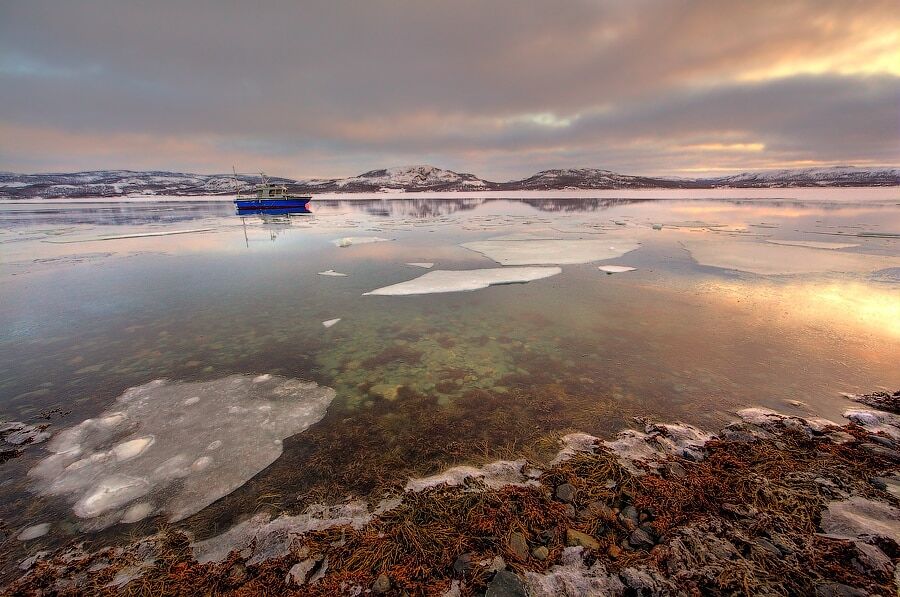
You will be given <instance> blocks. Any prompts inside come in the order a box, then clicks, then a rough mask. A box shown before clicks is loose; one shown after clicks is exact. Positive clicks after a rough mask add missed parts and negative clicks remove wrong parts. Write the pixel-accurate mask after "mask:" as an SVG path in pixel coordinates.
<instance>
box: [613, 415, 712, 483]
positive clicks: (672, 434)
mask: <svg viewBox="0 0 900 597" xmlns="http://www.w3.org/2000/svg"><path fill="white" fill-rule="evenodd" d="M714 437H715V436H714V435H713V434H711V433H708V432H706V431H703V430H702V429H699V428H698V427H694V426H693V425H687V424H685V423H672V424H669V423H666V424H661V423H648V424H647V425H646V426H645V427H644V431H643V432H641V431H637V430H634V429H626V430H625V431H620V432H619V433H618V435H616V439H614V440H612V441H606V442H603V445H604V446H605V447H606V448H608V449H610V450H612V451H613V452H614V453H615V454H616V455H617V456H618V457H619V459H620V460H621V461H622V463H623V464H624V465H625V467H626V468H630V469H632V472H636V473H640V472H641V471H640V469H639V468H634V467H633V466H631V465H632V463H635V462H641V463H644V464H648V465H650V466H651V467H655V466H657V465H658V464H660V463H661V462H663V461H665V460H666V459H667V458H669V457H670V456H678V457H680V458H687V459H688V460H702V459H703V456H704V452H703V447H704V446H705V445H706V442H708V441H709V440H711V439H713V438H714Z"/></svg>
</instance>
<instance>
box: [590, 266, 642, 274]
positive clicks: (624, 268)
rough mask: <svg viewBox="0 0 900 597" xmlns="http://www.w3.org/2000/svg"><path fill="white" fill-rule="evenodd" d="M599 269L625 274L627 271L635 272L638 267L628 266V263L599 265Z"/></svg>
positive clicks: (608, 272) (609, 272)
mask: <svg viewBox="0 0 900 597" xmlns="http://www.w3.org/2000/svg"><path fill="white" fill-rule="evenodd" d="M597 269H599V270H600V271H601V272H606V273H607V274H624V273H625V272H633V271H635V270H636V269H637V268H636V267H628V266H627V265H600V266H597Z"/></svg>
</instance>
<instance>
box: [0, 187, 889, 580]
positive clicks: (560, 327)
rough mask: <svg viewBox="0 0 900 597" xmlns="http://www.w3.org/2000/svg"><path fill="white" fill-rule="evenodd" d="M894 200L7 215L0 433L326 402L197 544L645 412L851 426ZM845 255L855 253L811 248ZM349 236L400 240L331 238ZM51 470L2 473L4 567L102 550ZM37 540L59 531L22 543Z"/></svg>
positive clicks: (872, 384) (22, 462)
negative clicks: (206, 392)
mask: <svg viewBox="0 0 900 597" xmlns="http://www.w3.org/2000/svg"><path fill="white" fill-rule="evenodd" d="M848 192H849V191H848ZM895 203H896V202H894V203H887V204H882V203H862V202H856V203H855V202H852V201H849V202H843V203H840V204H832V203H820V202H815V201H805V202H790V201H761V200H760V201H752V202H741V201H734V202H725V201H721V202H711V201H680V200H679V201H625V200H621V201H618V200H579V199H565V200H551V199H546V200H529V201H506V200H487V199H486V200H471V199H466V200H452V199H435V200H390V201H381V200H378V201H362V200H357V201H341V202H337V201H334V202H318V203H314V204H313V208H314V214H313V215H312V216H296V217H289V216H284V217H267V218H260V217H245V218H240V217H237V216H235V215H233V214H232V213H231V205H230V204H228V203H215V202H206V203H187V202H185V203H154V202H147V203H141V204H116V203H105V204H84V203H82V204H61V203H56V202H54V203H53V204H47V205H44V204H40V205H34V204H31V205H16V204H2V205H0V230H2V235H0V251H2V254H3V261H2V263H0V420H7V421H23V422H25V423H29V424H47V425H49V427H47V431H49V432H51V433H54V434H56V433H59V432H60V431H62V430H64V429H67V428H72V427H74V426H76V425H79V424H81V423H82V422H83V421H85V420H86V419H88V418H92V417H97V416H98V415H101V414H102V413H104V412H105V411H108V410H110V409H113V408H114V406H115V404H116V398H117V397H120V396H122V395H123V394H124V393H125V391H126V390H127V389H128V388H130V387H135V386H142V385H144V384H147V383H149V382H151V381H153V380H156V379H167V380H171V381H172V382H179V383H196V384H198V385H199V386H203V384H207V385H209V386H210V387H215V383H213V382H215V381H216V380H220V379H224V378H227V377H228V376H231V375H249V376H262V375H273V376H278V377H279V378H287V379H296V380H311V381H315V382H316V383H318V384H319V385H321V386H323V387H328V388H333V389H334V390H335V397H334V399H333V401H332V402H331V404H330V405H329V406H328V410H327V413H326V414H325V415H324V418H322V419H321V420H320V421H319V422H317V423H315V424H313V425H311V426H310V427H309V428H308V429H306V430H304V431H302V432H300V433H298V434H296V435H293V436H292V437H288V438H286V439H284V441H283V446H282V453H281V455H280V456H279V457H278V458H277V459H276V460H275V461H274V462H272V463H271V464H270V465H268V466H267V467H266V468H265V469H263V470H262V471H260V472H259V473H258V474H256V475H255V476H253V477H252V478H251V479H250V480H249V481H248V482H246V483H245V484H243V485H242V486H240V487H239V488H237V489H236V490H235V491H233V492H232V493H230V494H228V495H226V496H224V497H222V498H221V499H219V500H217V501H216V502H215V503H213V504H211V505H209V506H207V507H206V508H204V509H203V510H201V511H200V512H198V513H196V514H194V515H193V516H191V517H189V518H187V519H186V520H184V521H182V522H181V523H179V524H181V525H183V526H184V527H185V528H188V529H189V530H192V531H194V532H195V533H197V534H198V535H199V536H207V535H209V534H212V533H214V532H217V531H221V530H222V529H223V528H226V527H227V526H229V525H230V524H232V523H233V522H235V521H238V520H241V519H243V518H246V517H247V516H249V515H252V514H253V513H254V512H256V511H257V510H258V509H260V508H271V509H274V510H284V511H302V510H303V508H304V507H305V506H307V505H309V504H310V503H313V502H316V501H322V500H324V501H326V502H327V501H338V500H341V499H344V498H345V497H347V496H354V497H362V498H365V499H375V498H377V497H378V496H380V495H382V494H384V493H385V492H390V491H392V490H394V491H398V490H402V488H403V486H404V485H405V484H406V482H407V480H408V479H409V477H411V476H423V475H428V474H434V473H437V472H439V471H441V470H442V469H444V468H446V467H448V466H452V465H454V464H465V463H475V464H477V463H482V462H486V461H490V460H494V459H497V458H506V457H518V456H522V455H524V456H529V457H532V458H534V459H536V460H539V459H540V458H542V457H545V456H548V455H551V454H553V453H555V451H556V449H557V447H558V446H557V444H556V443H555V439H556V438H557V437H558V436H559V435H560V434H562V433H565V432H567V431H573V430H577V431H585V432H588V433H592V434H594V435H598V436H611V435H612V434H613V433H615V432H616V431H618V430H620V429H621V428H623V427H625V426H628V425H629V424H630V423H631V422H632V418H633V417H648V418H652V419H656V420H664V421H673V420H682V421H684V422H686V423H690V424H695V425H700V426H706V427H710V428H713V427H714V426H716V425H719V424H720V423H722V422H724V421H727V420H729V419H731V418H733V413H734V412H735V411H736V410H737V409H739V408H742V407H745V406H758V405H761V406H768V407H772V408H776V409H779V410H784V411H788V412H795V413H796V414H801V415H818V416H824V417H828V418H832V419H834V420H840V412H841V410H842V409H843V408H844V407H846V402H844V399H843V398H842V397H841V396H840V392H844V391H845V392H861V391H869V390H872V389H878V388H896V387H898V386H900V370H898V368H897V366H896V364H897V362H900V275H898V272H900V269H898V267H900V239H897V238H892V237H890V236H878V235H872V234H871V233H878V232H893V231H897V230H900V208H898V207H897V205H896V204H895ZM660 224H662V226H661V228H657V227H658V226H659V225H660ZM167 229H169V230H185V229H196V230H201V229H202V230H204V231H203V232H198V233H185V234H179V235H164V233H165V232H166V230H167ZM156 233H161V234H156ZM863 233H865V234H863ZM148 234H155V235H153V236H148ZM826 234H827V235H831V236H824V235H826ZM604 235H608V236H609V237H610V238H616V239H620V238H622V237H625V236H627V237H628V238H630V239H633V240H634V242H635V246H636V247H637V248H635V249H633V250H630V251H628V252H627V253H624V254H616V256H615V257H614V258H611V259H607V260H601V261H593V262H590V263H579V264H564V265H562V266H561V268H562V273H561V274H559V275H555V276H552V277H548V278H545V279H539V280H533V281H531V282H528V283H527V284H516V285H501V286H492V287H488V288H483V289H479V290H473V291H469V292H454V293H442V294H427V295H416V296H363V295H364V293H367V292H370V291H372V290H374V289H377V288H382V287H386V286H390V285H393V284H397V283H401V282H405V281H408V280H411V279H413V278H416V277H418V276H421V275H422V272H421V270H417V269H416V268H411V267H410V266H409V265H408V264H410V263H433V264H434V268H435V269H436V270H473V269H481V268H499V267H505V266H503V265H502V264H500V263H497V262H495V261H493V260H492V259H491V258H490V257H489V255H485V254H482V253H479V252H476V251H473V250H469V249H467V248H465V247H463V246H462V245H463V244H465V243H479V242H481V243H483V242H485V241H488V240H489V239H491V238H497V237H503V238H505V239H507V241H504V242H505V243H506V248H505V250H512V251H515V250H516V246H515V244H516V243H519V242H521V243H528V242H530V241H529V239H535V238H537V239H545V240H546V239H552V240H554V241H559V242H556V243H555V245H560V243H562V244H563V245H564V243H565V241H567V240H584V239H593V240H594V241H597V240H601V239H603V238H604ZM835 235H841V236H846V237H850V238H851V239H852V241H851V242H848V243H845V244H846V245H847V246H845V247H842V248H839V249H837V248H830V249H817V248H814V244H811V243H815V242H816V241H822V239H828V240H830V239H833V238H834V236H835ZM67 237H71V238H72V239H90V238H101V237H102V238H109V239H110V240H104V241H90V240H86V241H83V242H77V243H74V242H73V243H65V242H58V241H64V240H66V238H67ZM113 237H115V238H113ZM351 237H352V238H362V237H380V238H387V239H391V242H372V243H360V242H357V243H351V244H349V246H343V247H340V246H337V245H336V244H335V243H334V240H335V239H342V238H351ZM769 240H775V241H784V242H785V243H793V244H775V243H768V242H767V241H769ZM45 241H47V242H45ZM49 241H54V242H49ZM495 242H496V241H495ZM748 243H758V244H760V245H761V246H763V247H764V248H763V249H762V250H759V251H757V250H756V249H757V248H758V247H757V246H756V244H754V245H752V248H753V250H752V251H749V252H748V251H746V250H745V248H746V247H747V244H748ZM797 243H800V245H799V246H801V247H802V249H797V246H798V245H797ZM594 244H597V243H596V242H595V243H594ZM613 244H614V243H613ZM697 247H699V249H698V254H702V255H706V254H709V253H710V252H712V253H714V254H715V257H716V259H715V261H714V264H715V267H714V266H712V265H701V264H700V263H698V261H699V260H698V261H695V259H694V258H693V257H692V253H691V249H695V248H697ZM722 247H725V248H726V249H729V250H723V249H722ZM732 249H733V250H732ZM800 250H802V252H803V256H804V259H808V260H812V261H814V262H815V263H805V265H809V267H808V268H792V271H794V270H797V269H804V270H808V272H810V273H802V272H800V273H793V274H790V275H781V274H779V273H778V272H777V271H775V270H776V269H777V267H775V266H773V265H771V263H770V264H763V266H760V267H757V265H758V264H756V263H753V262H752V260H753V259H755V258H756V256H757V255H764V256H766V258H767V259H772V260H777V259H778V256H779V255H784V256H788V257H791V258H793V257H792V256H794V255H796V254H797V253H798V251H800ZM779 251H781V252H779ZM532 252H533V251H532ZM835 253H847V254H848V256H846V257H845V258H841V259H836V258H835ZM520 254H528V251H524V250H523V251H521V252H520ZM733 255H737V256H738V257H740V259H734V260H733V261H731V262H729V261H728V260H729V259H730V258H732V256H733ZM86 256H87V257H86ZM531 258H533V257H531ZM531 258H529V257H525V258H524V259H525V261H527V260H528V259H531ZM504 259H506V260H507V261H509V259H508V258H507V257H504ZM786 259H787V257H786ZM819 260H820V261H819ZM514 261H515V260H514ZM515 263H525V262H521V261H515ZM848 263H850V264H853V267H852V268H843V267H842V266H843V265H844V264H848ZM835 264H837V265H835ZM860 264H862V265H861V266H859V265H860ZM598 265H616V266H625V267H635V268H637V269H636V270H635V271H632V272H630V273H629V274H628V275H627V276H609V275H607V274H606V273H604V272H603V271H598V269H597V266H598ZM775 265H776V266H777V265H778V264H775ZM858 266H859V267H858ZM842 269H849V271H841V270H842ZM323 271H336V272H340V273H343V274H346V276H321V275H319V273H320V272H323ZM754 271H756V272H766V273H764V274H760V273H754ZM769 272H774V273H769ZM334 319H340V324H339V325H336V326H334V327H324V326H323V325H322V322H324V321H330V320H334ZM206 399H211V400H213V401H214V400H215V396H212V395H211V396H204V400H206ZM788 401H791V402H788ZM223 407H224V403H223ZM171 414H172V417H173V418H176V417H178V416H179V415H181V414H182V413H178V412H172V413H171ZM166 441H167V442H178V438H177V437H172V436H167V437H166ZM184 441H185V442H186V443H188V441H189V438H184ZM160 447H161V446H160V445H158V444H157V445H156V448H160ZM152 449H154V446H150V447H149V448H148V449H147V450H148V451H149V450H152ZM166 449H167V450H172V451H173V452H177V449H176V448H175V447H173V446H171V445H169V446H166ZM48 454H49V452H48V451H47V450H46V446H44V445H42V444H38V445H26V446H24V447H23V449H22V450H21V454H20V455H19V456H17V457H11V458H9V459H8V460H6V461H5V462H4V463H3V464H2V465H0V519H2V521H3V523H4V526H3V529H2V532H3V533H4V535H5V536H6V537H7V538H8V539H7V541H6V543H7V544H8V547H9V550H10V551H8V553H9V555H8V556H7V557H8V559H9V561H8V562H6V565H12V564H15V563H16V562H17V561H18V560H20V559H22V558H23V557H25V555H27V554H28V553H32V552H34V551H35V550H36V549H38V548H41V547H46V546H49V545H55V544H58V543H60V542H63V541H66V540H69V539H72V538H77V537H80V536H82V535H84V534H85V533H87V532H88V531H87V530H86V528H85V526H84V524H83V521H82V520H80V519H79V518H78V517H77V516H76V515H74V514H73V513H72V511H71V507H70V505H71V504H70V503H69V502H67V501H66V500H64V499H61V498H58V497H54V496H52V495H49V496H44V495H36V493H35V489H34V487H33V485H34V483H33V481H32V480H31V479H29V477H28V475H27V473H28V471H29V470H30V469H32V468H33V467H35V466H36V465H37V464H38V462H39V461H40V460H41V459H43V458H45V457H46V456H47V455H48ZM160 522H161V519H157V518H155V517H153V516H148V517H147V518H144V519H143V520H140V521H137V522H134V523H131V524H118V525H115V526H113V527H110V528H108V529H106V530H103V531H98V532H94V533H93V534H92V535H91V536H92V537H94V538H95V539H97V540H103V541H109V542H114V541H116V540H119V539H121V538H122V537H123V536H125V535H126V534H135V533H138V534H139V533H142V532H150V531H152V530H153V529H155V528H156V525H158V524H159V523H160ZM42 523H51V527H50V530H49V532H48V533H47V534H46V535H43V536H40V537H37V538H35V539H31V540H28V541H18V540H16V539H15V537H16V536H17V535H19V534H20V532H21V531H22V530H23V529H26V528H28V527H30V526H33V525H37V524H42Z"/></svg>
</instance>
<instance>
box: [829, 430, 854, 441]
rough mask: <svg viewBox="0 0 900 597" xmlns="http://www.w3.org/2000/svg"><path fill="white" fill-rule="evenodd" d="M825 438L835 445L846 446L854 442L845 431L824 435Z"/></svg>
mask: <svg viewBox="0 0 900 597" xmlns="http://www.w3.org/2000/svg"><path fill="white" fill-rule="evenodd" d="M825 437H827V438H828V439H830V440H831V441H833V442H834V443H836V444H847V443H850V442H852V441H856V438H855V437H853V436H852V435H850V434H849V433H847V432H846V431H832V432H831V433H827V434H825Z"/></svg>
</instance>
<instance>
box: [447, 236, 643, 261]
mask: <svg viewBox="0 0 900 597" xmlns="http://www.w3.org/2000/svg"><path fill="white" fill-rule="evenodd" d="M462 246H463V247H465V248H466V249H469V250H471V251H475V252H477V253H481V254H482V255H484V256H485V257H488V258H490V259H493V260H494V261H496V262H497V263H499V264H501V265H567V264H576V263H590V262H592V261H603V260H605V259H615V258H617V257H621V256H622V255H625V254H626V253H629V252H631V251H634V250H635V249H637V248H639V247H640V244H639V243H638V242H637V241H636V240H634V239H631V238H622V237H614V236H608V237H606V236H604V237H603V238H600V239H571V240H569V239H565V240H561V239H540V238H535V239H527V240H526V239H524V238H520V239H516V240H508V239H503V238H489V239H487V240H483V241H476V242H471V243H464V244H463V245H462Z"/></svg>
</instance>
